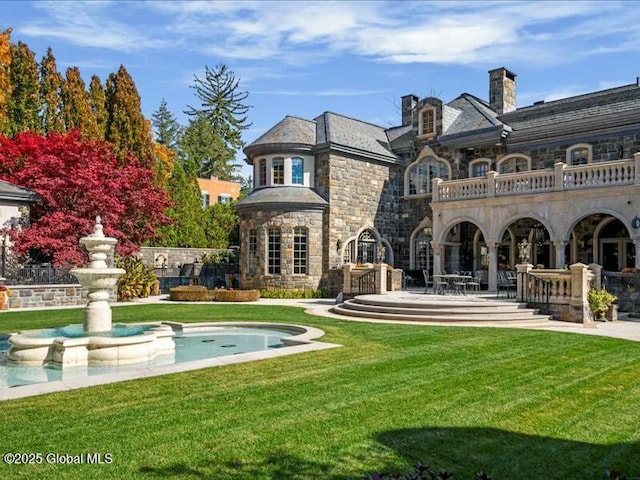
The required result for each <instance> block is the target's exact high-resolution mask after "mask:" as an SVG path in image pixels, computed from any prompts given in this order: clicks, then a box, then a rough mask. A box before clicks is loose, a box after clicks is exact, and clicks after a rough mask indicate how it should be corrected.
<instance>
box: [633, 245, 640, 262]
mask: <svg viewBox="0 0 640 480" xmlns="http://www.w3.org/2000/svg"><path fill="white" fill-rule="evenodd" d="M633 244H634V245H635V247H636V264H635V267H636V268H640V239H638V238H634V239H633Z"/></svg>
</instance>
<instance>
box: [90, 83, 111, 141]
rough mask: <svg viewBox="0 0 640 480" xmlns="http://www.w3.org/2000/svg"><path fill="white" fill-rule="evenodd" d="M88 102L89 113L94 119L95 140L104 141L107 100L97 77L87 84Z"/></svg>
mask: <svg viewBox="0 0 640 480" xmlns="http://www.w3.org/2000/svg"><path fill="white" fill-rule="evenodd" d="M89 101H90V102H91V111H92V112H93V116H94V117H95V119H96V127H97V131H96V138H97V139H98V140H104V139H105V136H106V131H107V106H106V103H107V100H106V94H105V91H104V86H103V85H102V83H101V82H100V78H99V77H98V76H97V75H93V76H92V77H91V83H90V84H89Z"/></svg>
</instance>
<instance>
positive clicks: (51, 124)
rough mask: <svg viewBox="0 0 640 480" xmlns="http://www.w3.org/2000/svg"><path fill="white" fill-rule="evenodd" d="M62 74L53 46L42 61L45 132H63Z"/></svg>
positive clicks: (41, 79) (41, 93) (41, 87)
mask: <svg viewBox="0 0 640 480" xmlns="http://www.w3.org/2000/svg"><path fill="white" fill-rule="evenodd" d="M61 88H62V75H60V73H58V68H57V66H56V59H55V57H54V56H53V51H52V50H51V47H49V48H48V49H47V54H46V55H45V56H44V57H42V60H41V61H40V101H41V102H42V107H43V108H42V117H43V118H42V129H43V132H44V133H45V134H48V133H52V132H55V133H63V132H64V131H65V127H64V121H63V119H62V97H61Z"/></svg>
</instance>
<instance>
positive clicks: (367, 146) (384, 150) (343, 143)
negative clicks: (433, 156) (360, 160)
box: [315, 112, 397, 161]
mask: <svg viewBox="0 0 640 480" xmlns="http://www.w3.org/2000/svg"><path fill="white" fill-rule="evenodd" d="M315 121H316V124H317V134H316V139H317V144H318V145H323V144H331V146H332V148H338V147H345V148H346V149H347V150H348V151H351V152H352V153H358V152H362V153H365V152H366V153H367V155H368V156H371V154H373V155H374V156H377V157H378V158H379V159H384V160H392V161H395V160H397V157H396V155H395V154H394V153H393V152H392V151H391V145H390V142H389V138H387V134H386V130H385V129H384V128H383V127H380V126H378V125H374V124H372V123H367V122H363V121H362V120H356V119H354V118H350V117H345V116H343V115H339V114H337V113H333V112H325V113H323V114H322V115H320V116H319V117H317V118H316V119H315Z"/></svg>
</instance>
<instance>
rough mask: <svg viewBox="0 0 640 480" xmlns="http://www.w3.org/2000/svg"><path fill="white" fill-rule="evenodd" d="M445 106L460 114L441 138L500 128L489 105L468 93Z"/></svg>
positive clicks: (499, 123) (500, 123)
mask: <svg viewBox="0 0 640 480" xmlns="http://www.w3.org/2000/svg"><path fill="white" fill-rule="evenodd" d="M447 106H449V107H451V108H455V109H456V110H460V112H461V113H460V115H458V117H457V118H456V119H455V120H454V121H453V123H452V124H451V125H450V126H449V128H448V129H447V131H446V132H443V135H442V136H446V135H456V134H461V133H465V132H472V131H475V130H480V129H484V128H490V127H497V126H502V122H501V121H500V120H498V118H497V117H498V116H497V114H496V112H494V111H493V110H492V109H491V107H489V104H488V103H487V102H485V101H484V100H480V99H479V98H478V97H475V96H473V95H471V94H469V93H463V94H462V95H460V96H459V97H457V98H456V99H454V100H452V101H451V102H449V103H447Z"/></svg>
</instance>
